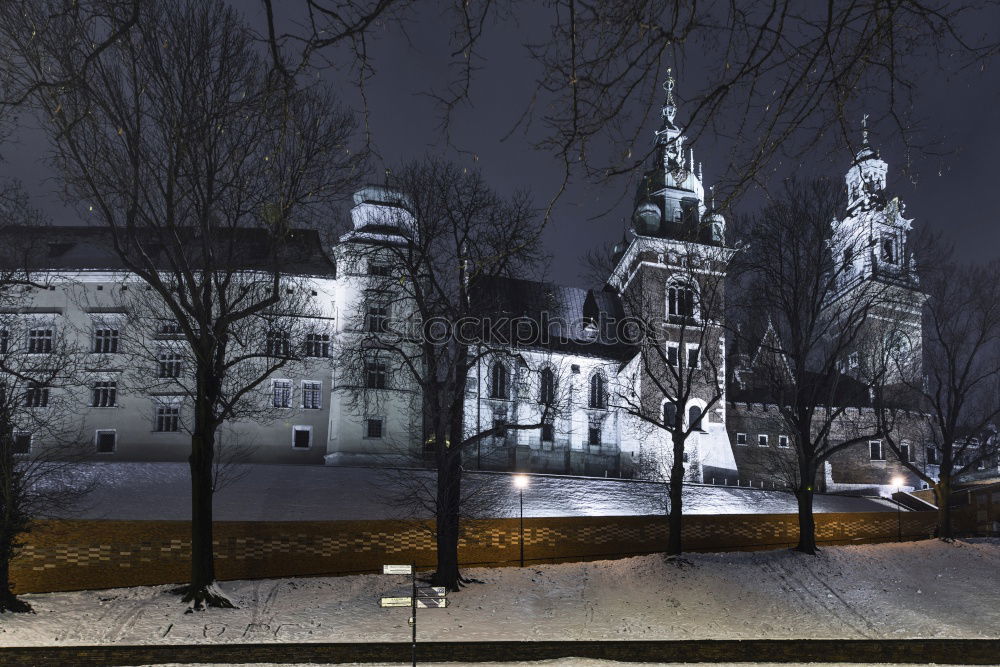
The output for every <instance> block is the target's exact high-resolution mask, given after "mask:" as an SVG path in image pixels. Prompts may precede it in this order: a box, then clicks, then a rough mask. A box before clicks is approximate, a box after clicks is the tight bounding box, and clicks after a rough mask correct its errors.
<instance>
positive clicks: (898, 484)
mask: <svg viewBox="0 0 1000 667" xmlns="http://www.w3.org/2000/svg"><path fill="white" fill-rule="evenodd" d="M905 481H906V480H905V479H903V478H902V477H898V476H897V477H893V478H892V485H893V486H895V487H902V486H903V483H904V482H905Z"/></svg>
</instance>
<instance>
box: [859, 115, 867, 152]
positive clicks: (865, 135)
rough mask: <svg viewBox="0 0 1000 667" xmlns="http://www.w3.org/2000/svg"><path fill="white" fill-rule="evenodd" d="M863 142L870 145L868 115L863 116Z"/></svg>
mask: <svg viewBox="0 0 1000 667" xmlns="http://www.w3.org/2000/svg"><path fill="white" fill-rule="evenodd" d="M861 142H862V143H863V144H864V145H865V146H867V145H868V114H865V115H863V116H861Z"/></svg>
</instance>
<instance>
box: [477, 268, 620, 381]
mask: <svg viewBox="0 0 1000 667" xmlns="http://www.w3.org/2000/svg"><path fill="white" fill-rule="evenodd" d="M472 298H473V301H474V304H475V308H476V310H477V312H479V313H482V314H483V315H487V316H488V315H496V316H499V317H507V318H527V320H529V321H530V322H533V323H534V324H535V325H537V330H538V331H540V332H542V334H543V336H542V337H540V338H539V339H538V340H535V341H530V342H521V343H520V345H519V346H520V347H524V348H528V349H541V350H549V351H552V352H559V353H563V354H579V355H584V356H591V357H604V358H607V359H613V360H615V361H627V360H628V359H631V358H632V357H633V356H635V354H636V352H637V351H638V350H637V349H636V348H635V347H634V346H632V345H629V344H628V343H626V342H624V341H621V340H619V339H618V337H617V335H616V332H615V325H616V324H617V323H619V322H621V321H622V320H623V319H624V309H623V308H622V304H621V301H620V300H619V299H618V297H617V295H616V294H615V293H614V292H611V291H598V290H592V289H585V288H582V287H566V286H563V285H555V284H552V283H546V282H538V281H534V280H524V279H520V278H505V277H492V278H488V279H482V280H480V281H478V282H477V283H476V285H475V286H474V288H473V297H472ZM494 337H496V336H494ZM490 342H493V343H495V344H506V342H505V341H503V340H492V341H490Z"/></svg>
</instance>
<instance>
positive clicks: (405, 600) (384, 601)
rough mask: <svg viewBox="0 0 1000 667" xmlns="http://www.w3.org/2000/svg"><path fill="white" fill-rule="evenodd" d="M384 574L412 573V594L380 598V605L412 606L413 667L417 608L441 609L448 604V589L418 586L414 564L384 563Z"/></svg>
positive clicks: (415, 655)
mask: <svg viewBox="0 0 1000 667" xmlns="http://www.w3.org/2000/svg"><path fill="white" fill-rule="evenodd" d="M382 574H408V575H410V591H411V593H410V596H409V597H388V596H383V597H381V598H379V603H378V605H379V606H380V607H409V608H410V629H411V632H412V646H411V649H412V650H411V654H412V657H413V667H416V665H417V609H440V608H442V607H447V606H448V598H447V597H446V596H447V595H448V589H446V588H445V587H444V586H429V587H425V588H417V569H416V567H414V566H413V565H383V566H382Z"/></svg>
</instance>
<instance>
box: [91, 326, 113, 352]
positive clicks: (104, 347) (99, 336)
mask: <svg viewBox="0 0 1000 667" xmlns="http://www.w3.org/2000/svg"><path fill="white" fill-rule="evenodd" d="M118 339H119V335H118V329H116V328H114V327H106V326H100V327H96V328H95V329H94V352H96V353H98V354H114V353H116V352H117V351H118Z"/></svg>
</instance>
